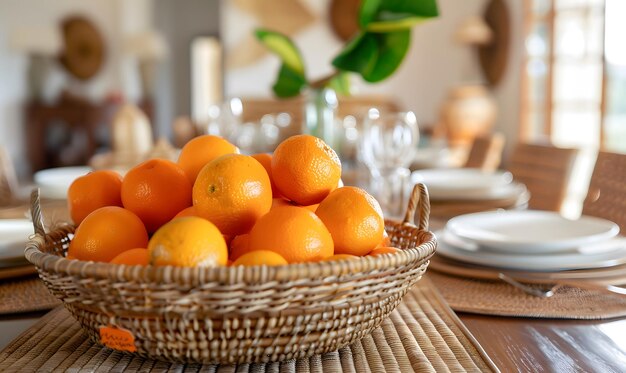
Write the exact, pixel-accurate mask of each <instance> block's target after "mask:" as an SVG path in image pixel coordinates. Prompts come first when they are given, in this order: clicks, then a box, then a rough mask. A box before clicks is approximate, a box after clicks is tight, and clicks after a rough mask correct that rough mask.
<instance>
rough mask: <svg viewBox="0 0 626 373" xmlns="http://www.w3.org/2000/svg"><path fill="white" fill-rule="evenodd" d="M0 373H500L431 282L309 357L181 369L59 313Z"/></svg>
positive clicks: (22, 340)
mask: <svg viewBox="0 0 626 373" xmlns="http://www.w3.org/2000/svg"><path fill="white" fill-rule="evenodd" d="M0 371H43V372H46V371H89V372H108V371H118V372H121V371H124V372H136V371H141V372H156V371H163V372H165V371H176V372H187V371H193V372H205V371H206V372H235V371H236V372H296V371H297V372H321V371H325V372H326V371H328V372H359V373H360V372H384V371H387V372H412V371H424V372H426V371H430V372H434V371H437V372H440V371H453V372H461V371H473V372H478V371H497V368H495V366H494V365H493V363H492V362H491V360H489V358H488V357H487V356H486V355H485V353H484V352H483V350H482V349H481V348H480V346H478V344H477V343H476V342H475V340H474V339H473V337H472V336H471V335H470V334H469V332H468V331H467V329H465V327H464V326H463V324H462V323H461V322H460V321H459V319H458V318H457V317H456V315H454V313H453V312H452V311H451V310H450V308H449V307H447V305H446V304H445V302H444V301H443V300H442V298H441V296H440V295H439V294H438V293H437V291H436V290H435V289H434V287H433V286H432V284H430V282H429V281H428V279H423V280H422V281H421V282H420V283H419V284H418V285H416V286H415V287H414V288H413V289H412V290H411V292H409V293H408V294H407V295H406V297H405V300H404V301H403V303H402V304H400V306H398V308H397V309H396V310H395V311H394V312H393V313H392V314H391V316H390V317H389V318H388V319H387V320H385V321H384V322H383V324H382V325H381V326H380V327H378V328H377V329H375V330H374V332H373V333H372V334H371V335H370V336H367V337H365V338H363V339H362V340H361V341H359V342H357V343H354V344H352V345H351V346H349V347H345V348H342V349H341V350H339V351H336V352H331V353H327V354H324V355H316V356H313V357H311V358H308V359H300V360H289V361H285V362H281V363H269V364H242V365H238V366H232V365H230V366H216V365H202V366H200V365H191V364H190V365H181V364H171V363H166V362H160V361H153V360H148V359H144V358H140V357H135V356H132V355H128V354H126V353H122V352H117V351H113V350H110V349H107V348H102V347H100V346H98V345H96V344H94V343H92V342H91V341H90V340H88V338H87V335H86V334H85V333H83V332H82V331H81V329H80V327H79V325H78V323H77V322H76V321H75V320H74V319H73V318H72V317H71V316H70V314H69V313H68V312H67V311H66V310H65V309H64V308H61V307H60V308H58V309H55V310H54V311H52V312H50V313H49V314H47V315H46V316H45V317H43V318H42V319H41V320H40V321H39V322H38V323H37V324H35V325H33V326H32V327H31V328H30V329H28V330H27V331H26V332H24V333H23V334H22V335H21V336H20V337H18V338H17V339H15V340H14V341H13V342H12V343H11V344H10V345H8V346H7V347H6V348H5V349H4V350H3V351H2V352H0Z"/></svg>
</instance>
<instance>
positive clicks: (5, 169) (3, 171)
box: [0, 147, 17, 207]
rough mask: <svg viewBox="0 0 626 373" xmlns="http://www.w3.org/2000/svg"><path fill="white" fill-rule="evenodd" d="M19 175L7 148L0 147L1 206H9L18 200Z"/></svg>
mask: <svg viewBox="0 0 626 373" xmlns="http://www.w3.org/2000/svg"><path fill="white" fill-rule="evenodd" d="M16 193H17V176H16V174H15V168H13V163H12V162H11V158H10V157H9V154H8V153H7V152H6V150H5V149H4V148H2V147H0V207H7V206H11V205H12V204H14V203H15V202H16V200H17V197H16Z"/></svg>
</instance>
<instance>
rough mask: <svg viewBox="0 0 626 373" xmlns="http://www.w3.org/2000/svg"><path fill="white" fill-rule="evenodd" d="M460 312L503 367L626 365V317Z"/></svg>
mask: <svg viewBox="0 0 626 373" xmlns="http://www.w3.org/2000/svg"><path fill="white" fill-rule="evenodd" d="M459 317H460V318H461V320H462V321H463V323H464V324H465V325H466V326H467V328H468V329H469V330H470V331H471V332H472V334H473V335H474V337H475V338H476V339H477V340H478V342H479V343H480V344H481V345H482V347H483V348H484V349H485V351H486V352H487V354H488V355H489V357H491V359H492V360H493V362H494V363H495V364H496V365H497V366H498V367H499V368H500V370H501V371H502V372H603V373H608V372H624V371H626V318H622V319H616V320H609V321H606V320H605V321H578V320H554V319H530V318H513V317H498V316H482V315H473V314H465V313H461V314H459Z"/></svg>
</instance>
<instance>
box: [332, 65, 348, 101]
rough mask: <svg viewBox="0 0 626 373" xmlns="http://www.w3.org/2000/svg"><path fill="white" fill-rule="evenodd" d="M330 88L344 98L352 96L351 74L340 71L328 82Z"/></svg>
mask: <svg viewBox="0 0 626 373" xmlns="http://www.w3.org/2000/svg"><path fill="white" fill-rule="evenodd" d="M328 87H330V88H332V89H334V90H335V92H337V93H338V94H340V95H342V96H350V73H348V72H346V71H340V72H339V73H338V74H337V75H335V76H334V77H333V78H332V79H331V80H330V81H329V82H328Z"/></svg>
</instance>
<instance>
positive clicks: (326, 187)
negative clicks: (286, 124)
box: [272, 135, 341, 206]
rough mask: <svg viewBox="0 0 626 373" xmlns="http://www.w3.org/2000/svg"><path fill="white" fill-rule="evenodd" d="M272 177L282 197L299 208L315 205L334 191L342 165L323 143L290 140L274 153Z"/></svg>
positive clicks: (299, 138)
mask: <svg viewBox="0 0 626 373" xmlns="http://www.w3.org/2000/svg"><path fill="white" fill-rule="evenodd" d="M272 176H273V178H274V182H275V183H276V187H277V188H278V190H279V191H280V193H281V194H282V195H283V196H284V197H286V198H287V199H289V200H291V201H294V202H296V203H297V204H299V205H302V206H309V205H314V204H316V203H320V202H321V201H322V200H323V199H324V198H326V196H327V195H328V194H329V193H330V192H331V191H333V190H334V189H335V188H336V187H337V185H338V183H339V180H340V179H341V162H340V161H339V157H338V156H337V153H335V151H334V150H333V149H331V147H330V146H328V145H327V144H326V143H325V142H324V141H323V140H321V139H319V138H317V137H315V136H310V135H298V136H292V137H290V138H288V139H286V140H285V141H283V142H282V143H280V144H279V145H278V147H277V148H276V150H275V151H274V156H273V157H272Z"/></svg>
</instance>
